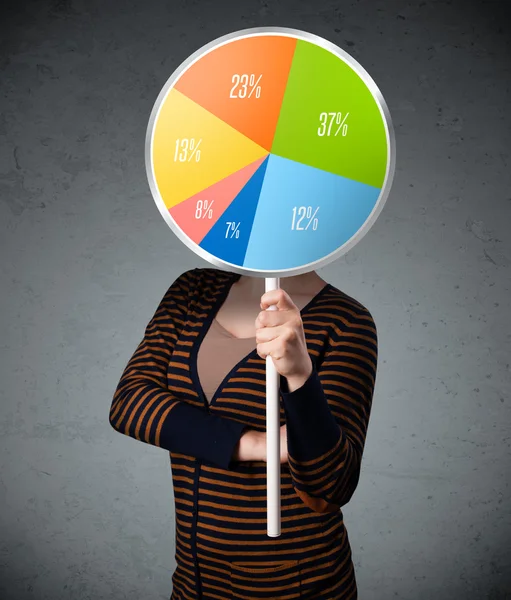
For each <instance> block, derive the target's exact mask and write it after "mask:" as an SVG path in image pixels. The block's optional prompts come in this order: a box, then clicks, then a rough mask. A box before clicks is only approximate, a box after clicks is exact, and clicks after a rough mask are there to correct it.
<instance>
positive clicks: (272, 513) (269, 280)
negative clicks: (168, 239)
mask: <svg viewBox="0 0 511 600" xmlns="http://www.w3.org/2000/svg"><path fill="white" fill-rule="evenodd" d="M265 287H266V290H265V291H266V292H269V291H270V290H277V289H279V287H280V278H279V277H266V278H265ZM267 310H277V306H276V305H272V306H269V307H268V308H267ZM279 389H280V375H279V373H278V371H277V369H276V368H275V365H274V364H273V361H272V358H271V356H269V355H268V356H267V357H266V494H267V534H268V536H269V537H279V536H280V402H279Z"/></svg>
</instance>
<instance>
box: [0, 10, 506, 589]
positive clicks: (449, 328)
mask: <svg viewBox="0 0 511 600" xmlns="http://www.w3.org/2000/svg"><path fill="white" fill-rule="evenodd" d="M506 4H507V3H505V2H501V3H497V2H493V3H489V2H487V3H482V2H481V3H466V2H462V1H461V0H460V1H458V2H456V1H452V2H441V1H438V2H419V1H417V0H415V1H413V2H400V1H390V2H385V3H384V2H340V1H338V2H331V1H328V2H313V1H312V0H280V2H279V3H277V2H271V1H269V0H268V1H266V2H263V1H261V2H249V1H247V0H244V1H239V2H235V1H234V0H233V1H232V2H230V3H229V2H225V1H219V2H213V1H212V0H209V1H201V2H199V1H192V0H188V1H186V2H184V1H180V2H167V3H164V2H160V1H154V0H151V1H145V2H144V1H139V0H136V1H135V0H127V1H125V2H122V3H121V2H118V3H112V2H111V3H108V2H106V3H104V2H100V1H99V0H94V1H85V0H82V1H77V0H59V1H56V2H52V3H50V2H25V3H23V2H12V1H9V2H7V3H5V2H4V3H3V4H2V9H1V10H2V17H1V18H0V23H1V25H0V27H1V34H0V75H1V79H0V90H1V94H0V109H1V110H0V140H1V143H0V225H1V230H0V235H1V238H0V244H1V264H0V266H1V272H0V273H1V275H0V277H1V279H0V286H1V295H0V326H1V329H0V340H1V341H0V344H1V362H0V369H1V379H0V382H1V383H0V393H1V396H0V465H1V475H0V524H1V532H0V546H1V547H0V597H1V598H2V600H14V599H16V600H25V599H32V598H34V599H38V600H42V599H50V598H51V600H60V599H79V600H85V599H89V598H91V599H92V598H93V599H95V600H97V599H99V598H108V599H112V600H114V599H115V600H117V599H119V600H120V599H138V598H168V597H169V595H170V590H171V575H172V571H173V568H174V551H175V549H174V537H173V536H174V513H173V497H172V484H171V478H170V467H169V458H168V454H167V453H166V452H165V451H162V450H160V449H157V448H155V447H151V446H148V445H145V444H142V443H140V442H137V441H134V440H132V439H130V438H127V437H124V436H122V435H119V434H117V433H115V432H114V431H113V429H112V428H111V427H110V425H109V422H108V410H109V407H110V402H111V398H112V394H113V391H114V389H115V386H116V384H117V382H118V379H119V377H120V375H121V372H122V369H123V368H124V366H125V364H126V362H127V360H128V359H129V357H130V356H131V353H132V352H133V351H134V349H135V347H136V345H137V343H138V342H139V340H140V339H141V336H142V334H143V331H144V327H145V325H146V323H147V321H148V320H149V318H150V317H151V315H152V313H153V311H154V309H155V308H156V306H157V303H158V302H159V300H160V299H161V297H162V295H163V293H164V292H165V291H166V289H167V287H168V285H169V284H170V282H171V281H172V280H173V278H175V277H176V276H177V275H178V274H180V273H181V272H183V271H184V270H186V269H188V268H192V267H196V266H208V263H206V262H204V261H203V260H202V259H199V258H198V257H196V256H195V255H194V254H193V253H192V252H191V251H189V250H188V249H187V248H186V247H185V246H184V245H183V244H182V243H181V242H180V241H179V240H178V239H177V238H176V237H175V236H174V234H173V233H172V232H171V230H170V229H169V228H168V227H167V225H166V224H165V223H164V221H163V219H162V218H161V216H160V214H159V212H158V210H157V209H156V206H155V204H154V201H153V199H152V196H151V194H150V191H149V187H148V183H147V179H146V174H145V166H144V138H145V131H146V127H147V122H148V118H149V114H150V111H151V109H152V106H153V103H154V101H155V99H156V97H157V95H158V93H159V91H160V89H161V87H162V86H163V84H164V83H165V81H166V80H167V78H168V77H169V75H170V74H171V72H172V71H173V70H174V69H175V68H176V67H177V66H178V65H179V64H180V63H181V62H182V61H183V60H184V59H185V58H186V57H188V56H189V54H191V53H192V52H193V51H195V50H196V49H197V48H198V47H200V46H201V45H203V44H205V43H207V42H208V41H210V40H212V39H213V38H215V37H217V36H220V35H222V34H225V33H228V32H229V31H233V30H237V29H242V28H245V27H252V26H260V25H283V26H290V27H296V28H299V29H306V30H309V31H311V32H313V33H316V34H318V35H321V36H323V37H325V38H327V39H330V40H332V41H333V42H334V43H337V44H339V45H340V46H341V47H343V48H345V49H346V50H347V51H348V52H350V53H351V54H352V55H353V56H354V57H355V58H356V59H357V60H358V61H360V62H361V64H362V65H363V66H364V67H365V68H366V69H367V70H368V71H369V72H370V73H371V75H372V76H373V78H374V79H375V81H376V82H377V84H378V86H379V87H380V89H381V91H382V93H383V95H384V97H385V99H386V101H387V103H388V105H389V108H390V110H391V113H392V118H393V121H394V126H395V129H396V139H397V150H398V153H397V158H398V161H397V170H396V178H395V182H394V186H393V188H392V192H391V195H390V197H389V199H388V201H387V205H386V206H385V209H384V211H383V213H382V214H381V216H380V218H379V220H378V221H377V222H376V224H375V225H374V227H373V228H372V229H371V231H370V232H369V233H368V234H367V235H366V237H365V238H364V239H363V240H362V242H361V243H360V244H358V245H357V246H356V247H355V248H354V249H353V250H351V251H350V252H349V254H347V255H346V256H344V257H343V258H341V259H339V260H337V261H336V262H334V263H332V264H330V265H328V266H327V267H325V268H323V269H320V270H319V272H320V274H321V275H322V276H323V277H324V278H325V279H327V280H328V281H330V282H332V283H333V284H334V285H336V286H338V287H340V288H341V289H343V290H345V291H346V292H347V293H348V294H350V295H353V296H354V297H356V298H358V299H359V300H360V301H361V302H362V303H364V304H365V305H366V306H367V307H368V308H369V309H370V310H371V312H372V314H373V316H374V317H375V320H376V323H377V327H378V333H379V344H380V345H379V354H380V362H379V369H378V376H377V385H376V392H375V397H374V407H373V412H372V416H371V421H370V427H369V434H368V438H367V445H366V451H365V456H364V463H363V471H362V475H361V480H360V484H359V487H358V490H357V492H356V494H355V496H354V498H353V500H352V501H351V503H350V504H349V505H348V506H347V507H346V509H345V517H346V523H347V527H348V531H349V536H350V540H351V544H352V548H353V554H354V561H355V564H356V569H357V578H358V583H359V589H360V598H361V599H362V600H394V599H395V598H403V599H406V600H431V599H435V600H458V599H462V600H465V599H469V598H470V599H471V600H476V599H477V600H479V599H491V600H497V599H503V598H511V549H510V546H511V506H510V504H511V502H510V486H509V483H510V479H511V476H510V473H511V464H510V463H511V450H510V444H511V405H510V362H511V360H510V354H511V353H510V342H511V328H510V316H509V314H510V304H511V302H510V298H511V293H510V283H511V267H510V261H511V247H510V235H509V228H510V225H511V171H510V143H511V111H510V108H509V107H510V105H511V94H510V82H511V73H510V65H511V52H510V44H511V41H510V40H511V36H510V33H509V32H510V28H509V25H510V20H509V13H508V12H506V11H507V10H508V9H506V6H505V5H506ZM222 8H223V9H224V12H223V13H222V10H221V9H222Z"/></svg>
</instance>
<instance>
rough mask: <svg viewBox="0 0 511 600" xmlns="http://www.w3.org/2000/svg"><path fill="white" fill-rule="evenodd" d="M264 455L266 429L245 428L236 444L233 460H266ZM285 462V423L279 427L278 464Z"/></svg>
mask: <svg viewBox="0 0 511 600" xmlns="http://www.w3.org/2000/svg"><path fill="white" fill-rule="evenodd" d="M266 457H267V455H266V431H257V430H256V429H247V430H246V431H245V432H244V433H243V435H242V436H241V438H240V441H239V442H238V444H237V445H236V448H235V450H234V454H233V460H235V461H238V462H246V461H254V460H255V461H264V462H266ZM287 462H288V454H287V425H282V427H281V428H280V464H283V463H287Z"/></svg>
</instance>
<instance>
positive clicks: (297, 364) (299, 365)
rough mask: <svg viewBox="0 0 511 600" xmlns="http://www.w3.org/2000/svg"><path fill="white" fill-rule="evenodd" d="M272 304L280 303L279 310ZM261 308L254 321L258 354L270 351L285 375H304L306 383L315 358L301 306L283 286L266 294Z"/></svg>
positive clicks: (289, 377)
mask: <svg viewBox="0 0 511 600" xmlns="http://www.w3.org/2000/svg"><path fill="white" fill-rule="evenodd" d="M272 304H276V305H277V310H266V309H267V308H268V306H271V305H272ZM261 308H262V309H263V310H262V311H261V312H260V313H259V315H258V317H257V319H256V321H255V326H256V342H257V354H258V355H259V356H260V357H261V358H266V356H267V355H270V356H271V358H272V360H273V364H274V365H275V369H276V370H277V372H278V373H280V375H282V376H283V377H286V378H287V379H288V380H289V379H294V380H302V379H303V382H304V383H305V381H307V379H308V378H309V376H310V374H311V372H312V361H311V357H310V356H309V353H308V351H307V342H306V340H305V332H304V330H303V322H302V316H301V314H300V310H299V309H298V307H297V306H296V305H295V304H294V302H293V301H292V300H291V298H290V297H289V294H288V293H287V292H286V291H285V290H283V289H282V288H279V289H276V290H270V291H269V292H266V293H265V294H263V295H262V296H261Z"/></svg>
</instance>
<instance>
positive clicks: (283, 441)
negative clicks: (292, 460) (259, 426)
mask: <svg viewBox="0 0 511 600" xmlns="http://www.w3.org/2000/svg"><path fill="white" fill-rule="evenodd" d="M254 433H256V434H257V442H256V444H257V449H256V456H257V457H258V458H256V459H255V460H262V461H264V462H267V454H266V452H267V448H266V431H255V432H254ZM287 462H288V454H287V426H286V425H282V427H281V428H280V464H281V465H282V464H285V463H287Z"/></svg>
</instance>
